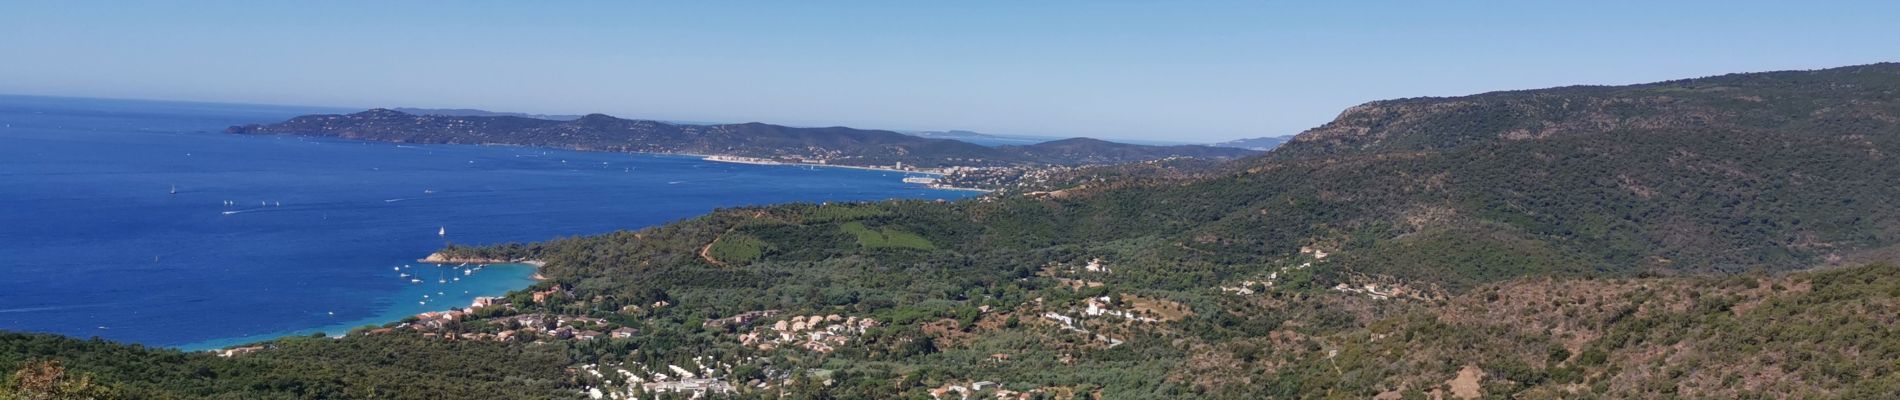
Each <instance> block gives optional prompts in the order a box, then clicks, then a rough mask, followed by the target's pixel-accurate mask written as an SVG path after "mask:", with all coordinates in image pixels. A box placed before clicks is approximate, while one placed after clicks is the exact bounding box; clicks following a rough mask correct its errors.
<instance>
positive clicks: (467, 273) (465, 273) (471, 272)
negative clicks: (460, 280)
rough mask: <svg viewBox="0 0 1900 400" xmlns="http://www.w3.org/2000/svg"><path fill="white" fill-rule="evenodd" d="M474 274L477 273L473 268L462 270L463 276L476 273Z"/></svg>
mask: <svg viewBox="0 0 1900 400" xmlns="http://www.w3.org/2000/svg"><path fill="white" fill-rule="evenodd" d="M474 274H475V270H472V269H465V270H462V276H469V275H474Z"/></svg>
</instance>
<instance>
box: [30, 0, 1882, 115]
mask: <svg viewBox="0 0 1900 400" xmlns="http://www.w3.org/2000/svg"><path fill="white" fill-rule="evenodd" d="M78 3H80V2H64V1H5V2H4V3H0V93H5V94H43V95H65V96H91V97H117V98H146V99H176V100H202V101H226V102H249V103H272V104H299V105H324V106H346V107H365V108H367V107H393V106H410V107H467V108H483V109H490V110H499V111H523V112H536V113H588V112H602V113H607V114H613V115H617V116H622V117H629V118H651V119H667V120H688V121H715V122H744V121H762V122H771V123H780V124H788V125H800V126H814V125H826V126H828V125H847V126H854V127H864V128H884V129H971V130H978V131H985V132H997V133H1018V134H1043V135H1061V136H1094V137H1104V138H1142V139H1158V140H1174V141H1218V140H1226V139H1233V138H1240V137H1254V136H1270V135H1284V134H1292V133H1297V132H1299V131H1300V130H1303V129H1306V128H1309V127H1312V126H1315V125H1318V124H1320V123H1323V122H1325V121H1327V120H1330V119H1332V118H1333V117H1334V116H1335V115H1337V114H1338V112H1339V111H1340V110H1341V109H1343V108H1345V107H1349V106H1352V105H1354V104H1359V103H1362V102H1366V101H1370V100H1377V99H1385V98H1395V97H1413V96H1443V95H1459V94H1470V93H1476V92H1484V91H1490V90H1500V89H1521V88H1535V87H1548V86H1560V85H1571V84H1624V83H1638V82H1647V81H1655V80H1665V79H1673V78H1685V77H1696V76H1705V75H1712V74H1720V73H1726V72H1741V71H1763V70H1779V69H1811V68H1820V67H1831V66H1840V65H1849V64H1862V63H1872V62H1879V61H1900V23H1896V22H1895V17H1896V16H1900V2H1894V1H1868V2H1798V3H1799V4H1794V3H1797V2H1782V3H1787V4H1779V3H1756V2H1743V1H1719V2H1688V1H1660V2H1659V1H1644V2H1627V3H1623V2H1600V1H1587V2H1585V1H1574V2H1524V3H1536V4H1504V3H1506V2H1491V1H1486V2H1469V3H1463V2H1460V3H1451V2H1437V1H1432V2H1424V1H1407V2H1391V3H1360V4H1337V3H1344V2H1333V1H1311V2H1266V1H1249V2H1215V1H1188V2H1159V1H1156V2H1073V3H1071V2H1054V1H1033V2H1021V1H1012V2H994V3H992V2H977V1H953V2H931V3H928V4H926V3H925V2H911V1H867V2H845V1H828V2H822V3H821V4H820V2H793V1H770V2H717V3H715V2H701V1H694V2H681V3H690V4H684V5H674V4H625V3H630V2H599V3H582V2H560V3H555V2H502V1H492V2H491V1H482V2H442V3H426V2H412V1H397V2H360V3H359V2H346V1H321V2H300V3H290V2H262V1H231V2H187V1H164V2H146V3H140V4H134V3H133V2H87V3H85V4H78ZM267 3H268V4H267ZM1650 3H1655V4H1650Z"/></svg>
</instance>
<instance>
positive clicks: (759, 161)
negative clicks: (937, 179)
mask: <svg viewBox="0 0 1900 400" xmlns="http://www.w3.org/2000/svg"><path fill="white" fill-rule="evenodd" d="M648 154H675V155H683V156H692V157H698V158H699V159H700V160H704V161H712V162H722V163H729V164H747V165H789V166H809V167H824V168H845V169H860V170H867V171H884V172H903V173H908V174H927V175H937V176H943V175H944V173H942V172H935V171H917V170H908V169H897V168H892V167H872V166H861V165H842V164H818V163H808V162H793V161H779V160H773V159H769V158H757V157H746V156H732V155H718V154H693V153H648Z"/></svg>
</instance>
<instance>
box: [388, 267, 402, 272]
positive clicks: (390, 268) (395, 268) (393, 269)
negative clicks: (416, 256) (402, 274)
mask: <svg viewBox="0 0 1900 400" xmlns="http://www.w3.org/2000/svg"><path fill="white" fill-rule="evenodd" d="M389 270H390V271H401V270H402V267H389Z"/></svg>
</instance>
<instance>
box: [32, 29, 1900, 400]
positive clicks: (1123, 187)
mask: <svg viewBox="0 0 1900 400" xmlns="http://www.w3.org/2000/svg"><path fill="white" fill-rule="evenodd" d="M1897 93H1900V65H1892V64H1882V65H1872V66H1860V67H1847V68H1839V69H1832V70H1823V71H1804V72H1777V73H1764V74H1746V75H1735V76H1723V77H1715V78H1705V79H1697V80H1685V81H1675V82H1665V83H1658V84H1650V85H1636V86H1625V87H1588V88H1558V89H1549V90H1541V91H1524V92H1505V93H1491V94H1481V95H1474V96H1467V97H1460V98H1450V99H1407V100H1397V101H1391V102H1375V103H1370V104H1367V105H1364V106H1360V107H1355V108H1354V109H1353V110H1350V111H1348V112H1347V113H1345V114H1344V115H1342V116H1341V118H1340V120H1338V121H1335V122H1333V123H1331V124H1328V125H1326V126H1323V127H1320V128H1316V129H1315V130H1314V131H1311V132H1308V133H1307V134H1304V135H1302V136H1300V137H1299V138H1297V139H1295V140H1294V141H1293V142H1290V143H1288V144H1287V145H1286V146H1285V147H1283V148H1281V149H1280V150H1276V151H1275V152H1273V153H1270V154H1268V155H1266V156H1263V157H1258V158H1254V159H1247V160H1242V161H1237V162H1235V163H1232V164H1228V165H1224V166H1220V167H1217V168H1208V169H1203V170H1200V171H1199V172H1196V173H1193V174H1191V175H1171V174H1168V173H1165V172H1161V171H1160V170H1158V169H1152V168H1128V169H1119V170H1117V171H1125V172H1126V173H1125V174H1122V175H1118V176H1116V177H1114V178H1103V179H1102V180H1092V179H1087V178H1082V179H1083V180H1081V181H1077V182H1085V184H1083V186H1081V187H1072V188H1067V189H1064V190H1057V191H1048V192H1043V193H1036V194H1032V195H1015V194H1011V195H1002V196H988V197H983V198H978V199H974V200H969V201H961V202H950V203H937V202H923V201H887V202H876V203H857V204H787V205H779V206H769V207H749V208H739V209H726V210H719V211H717V212H714V213H712V214H709V215H705V216H701V217H698V218H694V219H690V220H685V221H680V222H677V223H673V224H667V225H663V226H658V227H652V228H647V229H642V230H639V231H629V232H618V233H612V234H607V235H600V236H591V237H580V238H568V239H561V240H555V241H550V242H544V243H534V244H515V245H505V246H495V247H487V248H450V249H445V250H444V252H445V253H447V255H449V256H458V257H481V258H498V259H516V258H532V259H538V260H543V261H546V262H547V266H546V267H545V268H544V271H543V273H544V274H546V275H548V276H549V277H550V278H551V279H550V280H549V281H547V282H543V283H541V284H540V285H538V286H537V287H535V288H531V289H530V290H529V291H527V292H546V293H559V294H560V295H557V296H551V297H548V298H546V299H545V301H531V300H530V299H528V296H529V295H528V293H526V292H524V293H517V294H514V295H512V296H511V298H510V299H509V300H510V302H511V304H514V305H516V307H518V309H515V310H512V311H509V312H513V313H542V312H544V313H558V314H564V315H580V316H589V317H595V318H603V319H607V320H612V321H615V322H616V323H621V324H626V325H628V326H636V327H638V328H639V329H640V334H639V335H638V336H635V337H632V338H628V339H614V340H607V341H600V342H588V343H578V344H577V343H573V342H563V341H554V342H548V343H542V344H509V345H501V344H475V343H461V342H448V343H435V344H428V343H426V342H429V341H430V339H424V338H420V337H418V336H416V335H415V334H393V335H379V336H367V337H357V336H352V337H350V338H347V339H342V340H329V339H307V338H298V339H286V340H282V341H278V342H276V343H277V344H276V345H277V346H279V349H275V350H267V351H260V352H257V353H255V354H253V355H247V356H241V357H236V358H232V359H228V360H223V359H215V358H211V357H209V356H202V355H182V354H177V353H171V352H165V351H152V350H143V349H138V348H136V347H123V346H117V345H109V344H103V343H94V344H91V345H90V346H96V347H87V348H78V347H77V345H71V344H46V341H48V340H52V341H54V342H56V343H93V342H78V341H62V340H63V339H59V340H55V339H50V338H44V337H38V338H37V339H36V337H31V336H25V337H22V336H10V337H7V338H5V339H4V340H0V344H8V345H12V344H13V343H25V344H24V345H12V346H14V349H12V350H7V351H0V357H3V358H0V367H7V368H21V370H22V371H28V372H31V371H36V370H39V369H44V368H43V367H42V364H29V363H27V362H28V361H31V360H45V359H57V360H59V361H60V362H61V363H62V365H63V366H64V368H66V369H67V370H69V371H75V372H79V373H85V374H92V376H93V377H94V379H95V381H93V383H91V384H93V385H105V386H107V387H108V388H109V389H114V390H153V391H163V392H165V393H178V394H180V395H181V396H197V395H210V394H223V393H227V392H226V390H233V391H238V390H251V391H253V392H255V393H260V395H259V396H265V395H283V396H291V397H298V396H302V397H315V396H313V395H309V394H308V393H311V392H298V391H285V390H281V389H277V390H265V389H271V388H281V387H284V386H290V387H299V388H305V387H307V388H322V390H333V391H331V392H323V393H326V394H330V395H333V397H367V396H366V395H365V394H364V393H365V392H362V390H363V385H364V384H366V383H368V382H398V381H402V380H401V379H402V377H405V376H406V375H397V374H396V372H397V371H394V370H380V369H375V367H373V366H368V365H356V364H354V363H357V362H363V363H372V364H373V362H372V361H370V360H372V359H375V358H377V357H389V356H387V354H389V352H390V351H391V349H395V348H404V349H407V348H412V347H413V348H420V349H435V350H433V351H448V350H449V349H451V348H456V346H470V349H471V350H466V351H470V352H471V354H476V355H477V356H460V355H459V354H461V353H459V351H463V350H461V349H456V350H457V351H458V353H456V355H452V354H435V355H429V356H424V357H428V358H429V360H414V361H410V362H414V363H425V365H428V366H430V367H431V368H424V369H423V370H425V371H431V372H427V373H429V374H435V375H442V376H445V377H447V378H445V379H447V381H446V382H449V383H451V384H458V385H459V384H464V383H465V384H467V385H477V383H476V382H475V381H501V380H504V379H515V380H525V381H526V382H530V383H533V384H529V385H522V386H520V387H522V388H527V389H524V390H546V389H548V388H560V389H566V390H569V393H577V392H578V388H579V387H583V386H596V385H602V384H605V383H604V382H598V381H596V380H593V379H590V378H587V377H586V376H585V375H582V374H579V373H571V374H563V373H560V372H559V371H550V369H554V368H561V367H564V366H568V365H577V364H578V365H595V364H599V365H609V364H614V365H619V363H633V362H637V363H643V364H647V365H660V364H668V363H679V364H684V363H689V362H696V361H694V360H696V359H697V358H699V357H710V358H713V359H716V360H720V362H723V363H730V364H732V365H734V367H733V368H732V370H731V373H730V374H727V375H726V376H725V377H724V378H725V379H730V380H732V381H733V382H735V383H745V384H746V385H747V387H749V388H750V387H757V386H756V385H753V383H758V384H763V385H765V386H766V387H767V388H761V389H746V390H741V391H739V393H738V394H736V396H738V397H751V398H759V397H773V396H779V395H783V396H786V397H793V398H893V397H906V398H917V397H925V396H927V394H926V393H927V391H928V390H930V389H932V388H944V387H950V386H956V385H965V386H968V385H970V384H971V383H973V382H977V381H992V382H997V383H998V384H999V387H1000V388H1002V389H1003V390H1010V391H1015V392H1022V393H1026V395H1028V396H1032V397H1042V398H1075V397H1102V398H1184V397H1194V398H1261V397H1274V398H1317V397H1327V398H1367V397H1374V396H1378V397H1379V398H1388V399H1391V398H1429V397H1432V396H1433V393H1436V394H1437V395H1440V396H1448V397H1472V396H1478V395H1483V396H1489V397H1525V398H1556V397H1565V398H1570V397H1578V398H1632V397H1705V398H1738V397H1765V398H1782V397H1802V398H1813V397H1822V398H1826V397H1834V398H1867V397H1879V395H1882V394H1886V393H1892V392H1894V391H1895V390H1900V362H1896V361H1895V360H1896V359H1900V357H1896V356H1897V355H1900V353H1896V352H1900V337H1896V335H1897V333H1896V332H1895V331H1894V330H1892V329H1891V328H1890V326H1891V322H1892V321H1891V319H1892V316H1893V315H1896V311H1900V310H1896V306H1897V305H1900V268H1896V267H1893V266H1890V265H1888V264H1884V263H1878V262H1875V263H1865V262H1862V261H1863V260H1870V259H1881V258H1887V256H1886V255H1889V254H1893V253H1892V252H1893V251H1894V250H1895V249H1896V247H1900V246H1896V245H1897V244H1900V237H1897V236H1896V233H1900V232H1897V230H1900V214H1896V213H1900V211H1896V207H1895V206H1896V204H1893V202H1894V201H1895V200H1892V199H1895V198H1900V166H1895V165H1893V163H1888V162H1885V157H1886V154H1894V153H1895V152H1896V151H1900V103H1897V102H1895V100H1896V99H1895V95H1896V94H1897ZM1815 266H1824V268H1823V269H1821V270H1818V271H1806V272H1793V271H1795V270H1797V269H1803V268H1809V267H1815ZM1103 309H1106V310H1110V311H1112V312H1114V313H1105V312H1101V311H1100V310H1103ZM765 310H774V311H779V312H782V313H784V314H786V315H819V314H832V315H847V316H852V317H863V318H872V319H875V320H877V321H880V322H881V325H879V326H877V327H875V328H871V329H866V330H865V331H864V332H863V333H862V334H861V335H858V336H856V337H854V338H853V339H852V340H853V341H852V342H850V344H849V345H848V346H842V347H840V348H837V349H835V350H833V351H816V350H807V349H801V348H790V347H786V348H772V349H767V348H763V347H760V346H755V345H748V344H744V342H742V340H741V339H739V337H740V336H741V335H744V334H745V333H746V332H752V331H753V330H754V329H761V327H763V326H766V325H767V324H769V323H771V322H774V320H777V321H780V322H782V321H783V319H777V317H770V318H766V319H763V320H760V321H757V322H752V323H733V324H718V323H709V321H717V320H719V319H721V318H728V317H733V316H737V315H743V314H742V313H746V312H753V311H765ZM1085 310H1093V311H1085ZM1117 313H1119V314H1117ZM502 316H503V315H501V314H498V313H491V315H484V316H480V318H498V317H502ZM1065 319H1066V320H1065ZM469 325H471V326H479V325H480V324H469ZM451 343H452V344H451ZM47 346H54V347H55V348H57V346H74V347H71V350H66V351H57V352H54V351H46V350H34V349H42V348H45V347H47ZM300 348H301V349H305V350H304V351H298V350H296V349H300ZM483 352H489V353H483ZM55 353H57V354H55ZM504 353H505V354H504ZM95 354H117V355H116V356H111V357H94V356H92V355H95ZM503 356H505V357H509V358H510V359H509V360H507V361H506V362H501V363H499V365H496V364H497V363H495V362H490V363H479V362H475V361H472V360H471V359H459V360H458V359H455V358H453V357H482V358H487V357H503ZM168 357H170V358H168ZM537 357H546V358H537ZM100 360H104V361H100ZM280 361H282V362H293V361H298V362H303V363H302V364H300V365H307V366H306V367H305V368H312V369H315V371H330V370H342V371H349V368H361V369H365V371H364V372H362V373H361V375H350V376H365V377H368V378H365V379H369V380H359V381H337V380H336V379H342V378H332V377H334V376H336V375H325V374H323V373H321V372H312V371H302V370H289V371H287V372H283V373H281V374H280V373H276V372H254V373H255V374H261V375H257V376H254V377H244V376H239V377H233V378H228V380H232V381H237V382H252V381H254V380H263V379H282V381H281V382H283V384H282V385H279V386H274V387H266V388H264V389H259V388H256V387H255V386H254V385H252V386H242V387H227V386H218V385H224V383H222V382H223V381H225V380H227V379H217V380H212V381H213V382H201V381H192V380H181V379H172V378H166V377H167V376H173V375H167V374H178V373H179V372H177V371H189V370H190V368H193V367H195V366H196V365H200V364H199V363H204V364H207V365H209V364H217V365H243V364H242V363H269V362H280ZM384 361H388V360H387V359H384ZM543 361H545V362H546V364H545V365H544V364H542V362H543ZM125 364H133V365H140V366H143V365H151V366H154V367H152V368H154V369H157V370H160V371H155V372H151V373H149V374H147V373H140V374H133V373H128V372H126V371H128V370H133V371H136V370H134V369H131V367H128V366H126V365H125ZM15 365H21V366H22V367H15ZM35 368H39V369H35ZM233 368H235V367H233ZM273 371H275V370H273ZM383 374H390V375H383ZM42 375H43V374H42ZM23 376H39V375H36V374H32V373H24V375H23ZM432 376H433V375H432ZM457 379H466V380H468V381H467V382H464V383H456V382H458V381H456V380H457ZM563 379H566V380H565V381H563ZM326 382H327V383H326ZM339 382H340V383H339ZM12 385H14V387H19V386H20V385H19V384H12ZM244 388H249V389H244ZM313 390H314V389H313ZM445 390H446V389H445ZM989 390H995V389H989ZM247 393H249V392H247ZM498 393H507V394H520V395H531V394H530V393H527V392H498ZM500 396H501V395H497V397H500ZM953 396H954V394H953ZM387 397H410V398H416V397H428V396H419V395H416V394H413V393H398V394H387Z"/></svg>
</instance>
